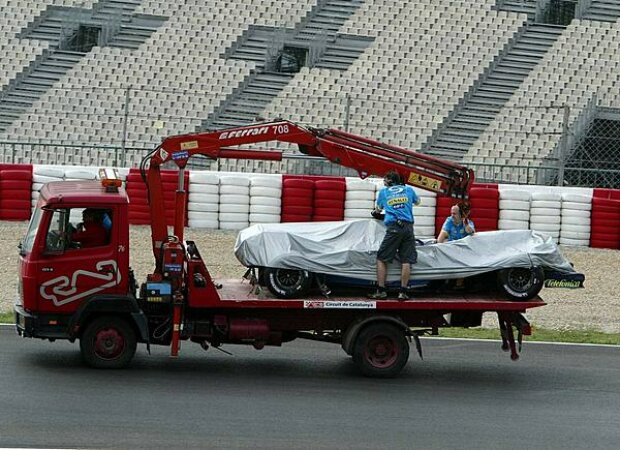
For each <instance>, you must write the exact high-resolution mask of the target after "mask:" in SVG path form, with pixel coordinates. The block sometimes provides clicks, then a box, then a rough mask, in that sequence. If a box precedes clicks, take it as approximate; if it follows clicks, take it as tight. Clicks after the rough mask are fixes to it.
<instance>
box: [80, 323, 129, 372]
mask: <svg viewBox="0 0 620 450" xmlns="http://www.w3.org/2000/svg"><path fill="white" fill-rule="evenodd" d="M80 351H81V352H82V358H83V359H84V361H85V362H86V363H87V364H88V365H89V366H91V367H94V368H97V369H121V368H123V367H125V366H127V364H129V362H130V361H131V359H132V358H133V355H134V354H135V353H136V333H135V332H134V330H133V328H132V327H131V326H130V325H129V324H128V323H127V321H126V320H124V319H121V318H119V317H113V316H104V317H99V318H97V319H95V320H93V321H92V322H91V323H90V324H89V325H88V326H87V327H86V330H84V333H83V334H82V336H81V337H80Z"/></svg>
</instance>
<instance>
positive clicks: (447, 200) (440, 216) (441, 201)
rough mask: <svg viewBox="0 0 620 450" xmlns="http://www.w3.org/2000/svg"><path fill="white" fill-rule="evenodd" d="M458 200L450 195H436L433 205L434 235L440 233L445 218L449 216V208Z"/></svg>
mask: <svg viewBox="0 0 620 450" xmlns="http://www.w3.org/2000/svg"><path fill="white" fill-rule="evenodd" d="M458 202H459V201H458V200H457V199H455V198H452V197H446V196H443V195H438V196H437V203H436V207H435V237H437V236H439V233H441V228H442V227H443V224H444V222H445V221H446V218H447V217H449V216H450V209H451V208H452V207H453V206H454V205H456V204H457V203H458Z"/></svg>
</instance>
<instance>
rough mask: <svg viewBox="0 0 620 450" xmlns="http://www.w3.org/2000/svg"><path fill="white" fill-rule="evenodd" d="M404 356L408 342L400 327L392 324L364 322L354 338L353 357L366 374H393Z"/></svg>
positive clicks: (402, 362) (374, 375)
mask: <svg viewBox="0 0 620 450" xmlns="http://www.w3.org/2000/svg"><path fill="white" fill-rule="evenodd" d="M408 360H409V342H407V338H406V337H405V333H404V332H403V330H402V329H400V328H398V327H396V326H394V325H392V324H389V323H376V324H372V325H368V326H367V327H366V328H364V329H362V331H360V333H359V335H358V336H357V338H356V340H355V346H354V348H353V361H354V362H355V364H356V365H357V367H359V369H360V371H361V372H362V373H363V374H364V375H366V376H367V377H378V378H391V377H395V376H396V375H398V374H399V373H400V371H401V370H402V368H403V367H405V364H407V361H408Z"/></svg>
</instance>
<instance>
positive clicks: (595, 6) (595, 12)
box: [582, 0, 620, 22]
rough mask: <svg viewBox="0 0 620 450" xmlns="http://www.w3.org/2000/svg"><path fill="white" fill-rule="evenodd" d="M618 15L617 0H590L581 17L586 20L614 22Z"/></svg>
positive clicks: (618, 3)
mask: <svg viewBox="0 0 620 450" xmlns="http://www.w3.org/2000/svg"><path fill="white" fill-rule="evenodd" d="M619 17H620V1H619V0H591V1H590V2H589V5H588V6H587V7H586V10H585V11H584V12H583V13H582V18H583V19H587V20H600V21H602V22H615V21H616V20H618V18H619Z"/></svg>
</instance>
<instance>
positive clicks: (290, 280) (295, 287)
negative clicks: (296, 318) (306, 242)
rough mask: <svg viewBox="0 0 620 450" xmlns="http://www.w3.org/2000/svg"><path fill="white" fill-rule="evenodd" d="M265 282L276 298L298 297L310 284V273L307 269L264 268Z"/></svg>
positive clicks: (306, 290)
mask: <svg viewBox="0 0 620 450" xmlns="http://www.w3.org/2000/svg"><path fill="white" fill-rule="evenodd" d="M265 284H266V285H267V287H268V288H269V290H270V291H271V292H272V293H273V295H275V296H276V297H278V298H300V297H303V296H304V295H306V294H307V293H308V291H309V290H310V286H311V285H312V274H311V273H310V272H308V271H307V270H297V269H274V268H271V267H269V268H267V269H265Z"/></svg>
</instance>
